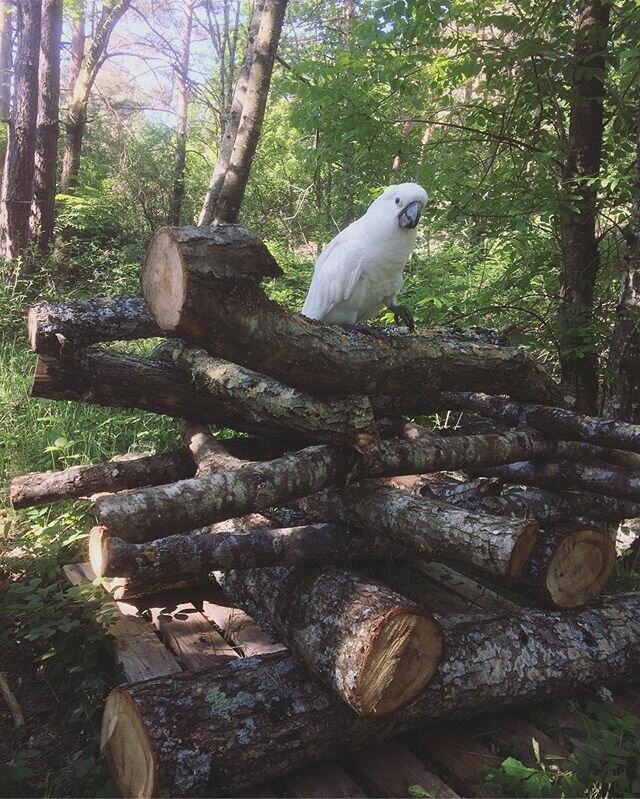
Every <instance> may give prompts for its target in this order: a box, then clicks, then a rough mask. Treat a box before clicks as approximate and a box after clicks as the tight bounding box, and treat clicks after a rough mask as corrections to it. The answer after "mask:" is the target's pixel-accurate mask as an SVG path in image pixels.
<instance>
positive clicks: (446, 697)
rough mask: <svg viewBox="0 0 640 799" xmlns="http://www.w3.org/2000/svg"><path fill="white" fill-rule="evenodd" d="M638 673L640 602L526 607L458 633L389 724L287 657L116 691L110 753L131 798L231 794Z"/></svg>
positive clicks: (106, 722)
mask: <svg viewBox="0 0 640 799" xmlns="http://www.w3.org/2000/svg"><path fill="white" fill-rule="evenodd" d="M442 622H443V624H444V623H446V620H445V619H443V620H442ZM639 666H640V597H638V595H629V596H626V597H617V598H609V599H607V600H606V601H604V602H602V603H601V604H600V605H598V606H596V607H590V608H587V609H584V610H581V611H575V612H571V613H567V612H564V613H562V612H555V613H550V612H545V611H541V610H537V609H526V610H523V611H521V612H519V613H518V614H513V615H506V614H505V615H499V616H493V617H489V618H485V619H484V620H475V621H473V622H470V623H464V622H462V623H459V624H458V625H456V626H452V627H447V628H446V652H445V657H444V659H443V661H442V663H441V665H440V668H439V670H438V673H437V674H436V676H435V678H434V679H433V681H432V682H431V683H430V685H429V686H427V688H426V689H425V690H424V691H423V692H422V694H421V695H420V696H419V697H418V698H417V699H416V701H415V702H413V703H412V704H411V705H410V706H409V707H408V708H406V709H405V710H404V711H400V712H398V713H396V714H394V715H393V716H390V717H387V718H385V719H366V718H362V717H360V716H358V715H357V714H355V713H353V711H352V710H351V709H350V708H348V707H347V706H346V705H345V704H344V703H343V702H342V701H341V700H339V699H338V698H337V697H335V696H334V695H333V694H332V692H331V691H330V690H329V689H327V688H325V687H324V686H323V685H322V683H321V682H320V681H316V680H315V679H313V678H311V677H310V676H309V675H308V672H307V670H306V669H305V668H304V667H303V666H301V665H298V664H297V662H296V661H295V660H294V659H293V658H292V657H290V656H288V655H287V654H285V653H278V654H273V655H267V656H265V657H263V658H244V659H240V658H238V659H236V660H235V661H232V662H229V663H227V664H224V665H222V666H220V667H217V668H214V669H208V670H205V671H201V672H198V673H190V674H189V673H184V674H178V675H172V676H168V677H165V678H162V679H155V680H147V681H145V682H140V683H136V684H129V685H122V686H120V687H118V688H116V689H114V690H113V691H112V692H111V694H110V696H109V698H108V700H107V704H106V707H105V713H104V718H103V725H102V747H103V750H104V753H105V755H106V757H107V760H108V762H109V764H110V768H111V773H112V774H113V776H114V779H115V782H116V784H117V786H118V788H119V790H120V793H121V794H122V795H123V796H157V797H162V796H202V795H206V796H228V795H230V794H231V793H233V792H235V791H239V790H242V789H243V788H246V787H248V786H249V785H251V784H252V783H255V782H258V781H260V780H267V779H271V778H274V777H277V776H279V775H281V774H284V773H286V772H288V771H292V770H294V769H296V768H300V767H303V766H305V765H308V764H310V763H312V762H317V761H320V760H324V759H330V758H332V757H335V756H340V757H343V756H344V755H345V753H346V752H348V751H354V750H356V749H359V748H361V747H363V746H364V745H365V744H366V743H371V742H373V741H375V740H382V739H384V738H389V737H391V736H392V735H396V734H398V733H399V732H402V731H405V730H408V729H411V728H414V727H415V726H417V725H419V724H421V723H424V722H427V721H431V720H436V719H440V718H445V717H447V718H448V717H451V716H453V715H457V716H463V715H469V714H473V713H480V712H483V711H487V710H500V709H502V708H507V707H513V706H515V705H517V704H519V703H522V702H524V701H532V700H535V699H541V698H543V697H547V696H552V695H560V694H562V693H564V692H566V691H570V690H573V689H575V688H576V686H579V685H593V684H600V683H603V682H604V683H607V682H615V681H617V680H624V679H626V678H629V677H631V676H633V675H635V674H636V673H637V669H638V667H639Z"/></svg>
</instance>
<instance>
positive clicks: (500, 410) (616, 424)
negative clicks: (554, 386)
mask: <svg viewBox="0 0 640 799" xmlns="http://www.w3.org/2000/svg"><path fill="white" fill-rule="evenodd" d="M494 393H496V394H497V393H499V392H494ZM438 401H439V402H440V401H441V402H442V403H443V405H444V406H445V407H451V408H465V409H466V410H470V411H475V412H476V413H479V414H481V415H482V416H490V417H491V418H493V419H499V420H500V421H503V422H506V423H507V424H510V425H519V424H527V425H529V426H530V427H533V428H534V429H536V430H539V431H540V432H541V433H544V434H545V435H550V436H554V437H556V438H563V439H569V440H574V441H584V442H586V443H588V444H597V445H599V446H601V447H611V448H615V449H621V450H628V451H630V452H636V453H640V425H635V424H629V423H628V422H621V421H618V420H614V419H600V418H597V417H592V416H581V415H580V414H577V413H573V412H571V411H567V410H565V409H564V408H550V407H547V406H545V405H536V404H533V403H520V402H513V401H512V400H509V399H507V398H505V397H494V396H488V395H486V394H476V393H471V392H459V393H457V392H456V393H444V394H443V395H442V396H441V397H440V398H439V400H438ZM635 464H636V466H638V464H639V462H638V461H637V460H636V462H635Z"/></svg>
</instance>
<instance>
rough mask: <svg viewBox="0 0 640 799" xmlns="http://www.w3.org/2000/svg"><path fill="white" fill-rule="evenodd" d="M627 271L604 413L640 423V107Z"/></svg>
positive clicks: (612, 341)
mask: <svg viewBox="0 0 640 799" xmlns="http://www.w3.org/2000/svg"><path fill="white" fill-rule="evenodd" d="M634 189H635V191H634V196H633V203H632V206H631V219H630V222H629V234H628V236H627V242H628V245H629V252H628V255H627V262H626V270H625V273H624V276H623V278H622V290H621V292H620V301H619V303H618V307H617V309H616V321H615V325H614V328H613V335H612V337H611V346H610V347H609V359H608V363H607V382H606V383H605V402H604V412H605V413H606V414H607V415H608V416H611V417H612V418H613V419H626V420H627V421H628V422H634V423H635V424H640V369H639V368H638V367H639V366H640V108H639V109H638V111H637V117H636V175H635V186H634Z"/></svg>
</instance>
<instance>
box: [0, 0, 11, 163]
mask: <svg viewBox="0 0 640 799" xmlns="http://www.w3.org/2000/svg"><path fill="white" fill-rule="evenodd" d="M11 11H12V9H11V6H10V5H9V4H8V3H3V4H2V7H0V122H2V124H3V126H4V125H6V126H7V130H8V126H9V121H10V118H11V68H12V66H13V57H12V56H13V53H12V50H13V25H12V13H11ZM2 136H3V138H2V144H1V145H0V165H2V167H3V168H4V159H5V157H6V154H7V138H8V132H4V131H3V134H2Z"/></svg>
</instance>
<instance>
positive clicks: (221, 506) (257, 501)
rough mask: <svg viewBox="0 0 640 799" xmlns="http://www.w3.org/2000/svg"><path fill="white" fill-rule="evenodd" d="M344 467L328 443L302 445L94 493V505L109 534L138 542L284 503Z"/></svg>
mask: <svg viewBox="0 0 640 799" xmlns="http://www.w3.org/2000/svg"><path fill="white" fill-rule="evenodd" d="M347 460H348V459H347ZM343 468H344V466H343V464H342V463H341V459H340V458H339V457H338V455H337V453H336V451H334V450H333V449H332V448H331V447H328V446H317V447H307V448H306V449H303V450H300V451H299V452H292V453H289V454H288V455H284V456H283V457H281V458H277V459H276V460H272V461H266V462H265V463H259V464H254V465H252V466H246V467H245V468H243V469H233V470H228V471H219V472H215V473H213V474H207V475H203V476H201V477H193V478H191V479H190V480H181V481H179V482H177V483H172V484H170V485H167V486H155V487H153V489H143V490H141V491H122V492H120V493H119V494H113V495H111V496H103V497H97V498H96V499H95V501H94V503H93V508H94V511H95V513H96V516H97V518H98V522H99V524H100V525H103V526H104V527H106V528H107V531H108V534H109V535H115V536H118V537H120V538H123V539H125V540H127V541H132V542H135V543H140V542H142V541H150V540H153V539H155V538H160V537H162V536H164V535H171V534H173V533H181V532H186V531H187V530H194V529H196V528H198V527H202V526H204V525H207V524H213V523H214V522H217V521H222V520H223V519H229V518H231V517H233V516H242V515H244V514H245V513H249V512H251V511H254V510H260V509H262V508H268V507H271V506H278V505H285V504H287V503H288V502H290V501H291V500H293V499H297V498H299V497H303V496H305V495H306V494H309V493H313V492H314V491H318V490H320V489H321V488H324V486H326V485H330V484H331V483H333V482H335V481H336V480H338V479H339V478H340V477H341V476H342V473H343Z"/></svg>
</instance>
